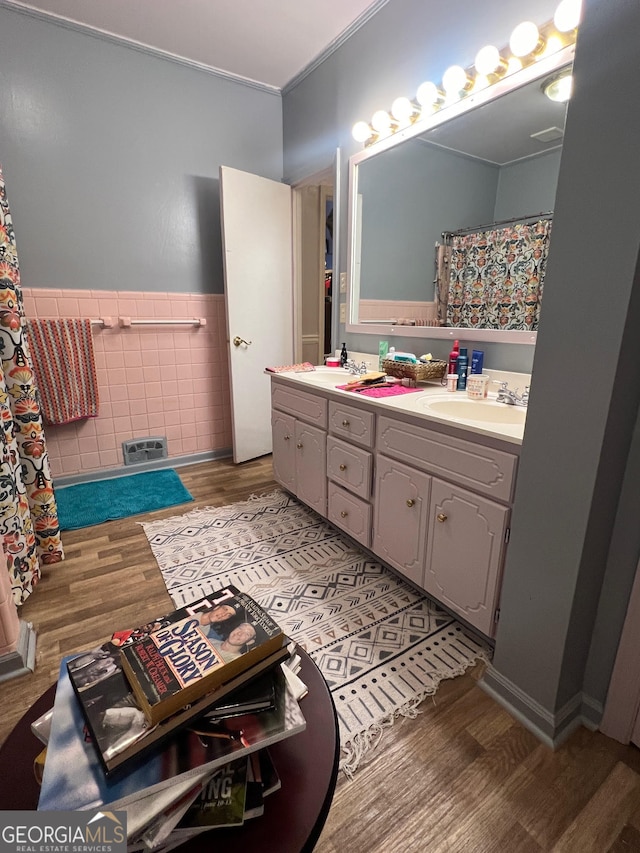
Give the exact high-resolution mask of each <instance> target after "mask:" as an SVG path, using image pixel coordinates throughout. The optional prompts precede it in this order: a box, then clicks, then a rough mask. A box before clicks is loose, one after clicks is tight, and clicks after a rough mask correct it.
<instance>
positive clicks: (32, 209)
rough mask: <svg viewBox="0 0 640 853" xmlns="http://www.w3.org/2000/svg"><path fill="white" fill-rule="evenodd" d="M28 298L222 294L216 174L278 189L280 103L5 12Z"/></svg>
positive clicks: (0, 91) (3, 71) (0, 130)
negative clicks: (235, 172)
mask: <svg viewBox="0 0 640 853" xmlns="http://www.w3.org/2000/svg"><path fill="white" fill-rule="evenodd" d="M0 162H2V167H3V171H4V175H5V180H6V183H7V193H8V196H9V201H10V204H11V212H12V215H13V219H14V224H15V229H16V237H17V241H18V252H19V256H20V264H21V268H22V282H23V285H24V286H28V287H53V288H82V289H93V290H147V291H179V292H194V293H198V292H202V293H221V292H222V290H223V278H222V252H221V238H220V215H219V192H218V190H219V188H218V167H219V165H226V166H233V167H235V168H238V169H244V170H247V171H250V172H255V173H256V174H259V175H262V176H264V177H267V178H273V179H276V180H281V178H282V103H281V98H280V96H279V95H277V94H273V93H271V92H269V91H267V90H265V89H259V88H256V87H252V86H248V85H243V84H240V83H237V82H235V81H230V80H226V79H224V78H222V77H220V76H215V75H213V74H209V73H206V72H204V71H200V70H197V69H194V68H191V67H188V66H185V65H180V64H178V63H176V62H172V61H170V60H167V59H162V58H158V57H156V56H152V55H149V54H146V53H143V52H140V51H136V50H132V49H131V48H128V47H124V46H121V45H118V44H116V43H113V42H109V41H105V40H103V39H99V38H94V37H92V36H90V35H87V34H82V33H79V32H77V31H73V30H70V29H66V28H64V27H62V26H58V25H55V24H53V23H50V22H48V21H44V20H41V19H38V18H36V17H30V16H28V15H23V14H20V13H18V12H15V11H12V10H9V9H7V8H2V7H0Z"/></svg>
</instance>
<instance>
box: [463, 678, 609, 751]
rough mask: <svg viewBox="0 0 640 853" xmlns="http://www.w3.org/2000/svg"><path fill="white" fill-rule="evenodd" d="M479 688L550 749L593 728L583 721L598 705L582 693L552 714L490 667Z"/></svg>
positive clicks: (587, 720) (588, 721) (586, 720)
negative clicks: (582, 729) (588, 709)
mask: <svg viewBox="0 0 640 853" xmlns="http://www.w3.org/2000/svg"><path fill="white" fill-rule="evenodd" d="M479 686H480V688H481V689H482V690H484V692H485V693H487V694H488V695H489V696H491V698H492V699H494V700H495V701H496V702H497V703H498V704H499V705H501V706H502V707H503V708H504V709H505V710H506V711H508V712H509V713H510V714H511V716H513V717H515V718H516V720H518V722H519V723H521V724H522V725H523V726H524V727H525V728H526V729H528V730H529V731H530V732H531V733H532V734H534V735H535V736H536V737H537V738H538V740H540V741H542V743H544V744H545V745H546V746H548V747H549V748H550V749H557V748H558V747H559V746H561V745H562V744H563V743H564V742H565V741H566V740H567V739H568V738H569V737H570V736H571V735H572V734H573V732H574V731H575V730H576V729H578V728H579V727H580V726H581V725H585V726H587V727H588V728H591V727H592V723H591V720H592V719H593V717H591V715H590V717H589V719H587V718H586V714H585V713H584V711H585V706H586V705H589V707H591V708H592V709H593V710H594V711H595V706H596V704H597V703H595V702H594V701H593V700H591V699H587V698H586V697H584V695H583V694H582V693H576V694H575V696H573V697H572V698H571V699H570V700H569V701H568V702H566V703H565V704H564V705H563V706H562V708H559V709H558V710H557V711H556V712H555V713H554V712H551V711H549V710H548V709H547V708H545V707H544V706H543V705H541V704H540V703H539V702H536V700H535V699H532V697H531V696H528V695H527V694H526V693H525V692H524V691H523V690H521V689H520V688H519V687H518V686H517V685H516V684H513V682H511V681H510V680H509V679H508V678H505V677H504V676H503V675H501V674H500V673H499V672H498V671H497V670H496V669H495V668H494V667H493V666H492V665H491V664H489V666H488V667H487V669H486V670H485V673H484V675H483V677H482V679H481V680H480V681H479ZM595 727H596V728H597V725H596V726H595Z"/></svg>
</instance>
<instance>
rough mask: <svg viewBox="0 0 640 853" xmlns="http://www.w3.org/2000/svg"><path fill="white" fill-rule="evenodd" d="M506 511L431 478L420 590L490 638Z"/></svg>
mask: <svg viewBox="0 0 640 853" xmlns="http://www.w3.org/2000/svg"><path fill="white" fill-rule="evenodd" d="M508 518H509V510H508V509H507V508H506V507H503V506H500V505H499V504H496V503H494V502H493V501H490V500H487V499H486V498H482V497H479V496H478V495H474V494H472V493H471V492H467V491H466V490H465V489H460V488H457V487H456V486H451V485H449V484H448V483H443V482H442V481H440V480H437V479H435V478H434V479H433V482H432V485H431V508H430V518H429V534H428V548H427V568H426V571H425V581H424V588H425V589H426V590H427V592H430V593H432V594H433V595H434V596H435V597H436V598H438V599H439V600H440V601H441V602H442V603H443V604H444V605H445V606H447V607H450V608H451V609H452V610H454V611H455V612H456V613H459V614H460V616H462V617H463V618H464V619H466V620H467V621H468V622H469V623H470V624H471V625H474V626H475V627H476V628H478V629H479V630H480V631H482V633H483V634H486V635H487V636H493V633H494V628H495V625H494V612H495V608H496V606H497V598H498V583H499V580H500V574H501V571H502V561H503V554H504V538H505V531H506V528H507V523H508Z"/></svg>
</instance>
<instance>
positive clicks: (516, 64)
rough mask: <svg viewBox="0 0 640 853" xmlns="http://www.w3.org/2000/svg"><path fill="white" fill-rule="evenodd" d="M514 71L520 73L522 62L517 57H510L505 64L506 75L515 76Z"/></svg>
mask: <svg viewBox="0 0 640 853" xmlns="http://www.w3.org/2000/svg"><path fill="white" fill-rule="evenodd" d="M516 71H522V62H520V60H519V59H518V57H517V56H512V57H511V58H510V59H509V62H508V64H507V74H515V73H516Z"/></svg>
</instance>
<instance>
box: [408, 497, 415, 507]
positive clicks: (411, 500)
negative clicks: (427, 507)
mask: <svg viewBox="0 0 640 853" xmlns="http://www.w3.org/2000/svg"><path fill="white" fill-rule="evenodd" d="M415 503H416V502H415V501H414V499H413V498H409V500H408V501H407V506H408V507H412V506H415Z"/></svg>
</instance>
